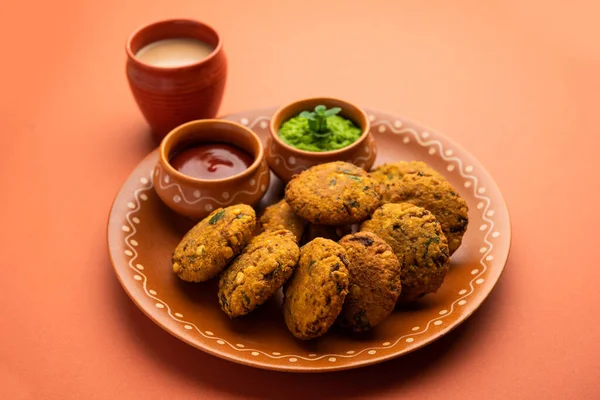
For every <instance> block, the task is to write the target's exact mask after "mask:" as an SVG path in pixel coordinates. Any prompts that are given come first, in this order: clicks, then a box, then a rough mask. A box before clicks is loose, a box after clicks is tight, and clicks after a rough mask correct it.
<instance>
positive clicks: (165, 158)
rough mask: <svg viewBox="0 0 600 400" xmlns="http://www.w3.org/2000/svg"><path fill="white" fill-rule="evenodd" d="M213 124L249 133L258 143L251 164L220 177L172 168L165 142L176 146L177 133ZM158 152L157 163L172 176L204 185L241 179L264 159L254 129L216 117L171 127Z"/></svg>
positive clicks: (252, 171)
mask: <svg viewBox="0 0 600 400" xmlns="http://www.w3.org/2000/svg"><path fill="white" fill-rule="evenodd" d="M214 124H216V125H225V126H228V127H230V128H232V129H233V130H237V131H243V132H245V133H248V134H249V135H250V137H251V138H252V140H253V141H254V142H255V143H257V144H258V153H257V154H256V155H255V156H254V161H253V162H252V164H250V166H249V167H248V168H246V169H245V170H243V171H242V172H239V173H237V174H235V175H232V176H229V177H227V178H220V179H201V178H195V177H193V176H190V175H186V174H184V173H182V172H179V171H178V170H176V169H175V168H173V166H172V165H171V163H170V162H169V155H168V154H167V151H166V147H167V144H172V146H171V148H173V147H174V146H176V145H177V144H178V142H177V138H178V136H179V135H181V132H183V131H186V130H188V129H192V128H194V127H197V128H199V129H206V128H207V127H208V126H209V125H214ZM214 143H223V142H218V141H215V142H214ZM229 144H231V143H229ZM231 145H232V146H236V147H240V148H241V146H238V145H236V144H231ZM242 150H244V151H248V149H247V148H243V149H242ZM158 154H159V159H158V163H159V164H161V165H162V167H163V168H164V169H165V170H166V171H167V172H168V174H169V175H171V176H172V177H173V178H177V179H180V180H182V181H184V182H186V183H190V184H193V185H206V184H217V183H225V182H233V181H237V180H241V179H244V178H249V177H250V175H252V174H254V173H255V172H256V171H257V170H258V168H259V167H260V164H261V163H262V161H263V159H264V148H263V145H262V142H261V140H260V138H259V137H258V136H257V135H256V133H254V131H252V129H249V128H247V127H245V126H243V125H241V124H238V123H237V122H233V121H229V120H224V119H218V118H211V119H197V120H193V121H189V122H186V123H184V124H181V125H179V126H177V127H175V128H173V129H172V130H171V131H170V132H169V133H167V134H166V135H165V137H164V138H163V139H162V140H161V142H160V145H159V148H158Z"/></svg>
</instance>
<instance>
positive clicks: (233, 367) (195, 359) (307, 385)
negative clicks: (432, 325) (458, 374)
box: [106, 268, 503, 399]
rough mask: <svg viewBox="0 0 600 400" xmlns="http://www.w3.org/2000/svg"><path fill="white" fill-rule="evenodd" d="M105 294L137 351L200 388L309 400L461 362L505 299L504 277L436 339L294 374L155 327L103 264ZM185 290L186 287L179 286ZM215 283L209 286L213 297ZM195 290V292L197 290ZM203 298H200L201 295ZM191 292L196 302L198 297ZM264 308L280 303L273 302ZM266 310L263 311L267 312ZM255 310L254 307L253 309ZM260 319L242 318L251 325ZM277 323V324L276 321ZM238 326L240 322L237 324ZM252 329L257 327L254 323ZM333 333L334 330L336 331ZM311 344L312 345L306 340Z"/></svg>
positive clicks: (382, 386)
mask: <svg viewBox="0 0 600 400" xmlns="http://www.w3.org/2000/svg"><path fill="white" fill-rule="evenodd" d="M106 270H107V271H110V272H107V275H108V274H110V276H109V277H107V280H106V281H107V286H109V287H108V288H107V292H112V293H113V296H112V297H113V300H114V301H115V303H117V304H115V307H114V308H113V309H114V310H116V311H118V312H119V313H120V314H121V315H120V316H121V320H122V321H123V325H124V328H126V329H128V330H129V331H130V333H131V335H132V336H133V337H134V340H131V343H132V344H133V345H135V346H139V351H140V352H145V353H149V355H150V357H151V358H153V359H154V360H155V361H156V363H158V364H161V365H164V368H165V369H168V370H171V371H173V372H174V373H175V374H177V375H178V376H180V377H184V378H185V379H187V380H189V381H190V382H191V383H192V384H196V385H198V389H199V390H201V388H203V387H206V386H213V387H214V388H215V389H216V390H220V391H223V392H226V393H230V394H233V395H237V396H243V397H244V398H256V399H280V398H284V397H285V398H286V399H307V398H312V397H314V394H315V393H319V398H320V399H334V398H336V399H337V398H356V397H371V396H376V395H378V394H382V393H385V392H386V391H389V390H392V389H393V390H398V389H400V388H402V387H404V386H409V385H414V384H416V382H419V381H421V382H422V380H423V378H424V377H425V376H426V375H427V374H432V373H434V371H436V370H440V369H443V368H447V367H448V365H451V364H452V363H453V362H459V361H460V359H461V357H462V354H463V353H464V351H466V349H465V347H468V346H470V345H471V344H472V343H473V342H476V341H477V339H478V337H480V336H481V335H484V334H485V327H486V326H489V325H490V324H492V323H493V322H492V320H493V318H494V314H495V312H496V311H497V308H498V307H499V304H500V302H501V299H502V298H503V296H502V292H503V284H502V280H500V282H499V283H498V286H497V287H496V289H495V290H494V292H493V293H492V294H491V295H490V298H489V299H488V300H487V301H486V302H485V303H484V304H483V305H482V306H481V307H480V309H479V310H478V311H477V312H476V313H475V314H474V315H473V316H472V317H470V318H469V319H468V320H467V321H465V322H464V323H463V324H461V325H460V326H459V327H457V328H456V329H455V330H453V331H452V332H450V333H448V334H447V335H445V336H444V337H442V338H440V339H439V340H437V341H435V342H433V343H431V344H429V345H428V346H425V347H423V348H422V349H419V350H417V351H415V352H412V353H410V354H407V355H404V356H402V357H398V358H396V359H393V360H390V361H386V362H383V363H380V364H376V365H373V366H368V367H363V368H358V369H353V370H347V371H339V372H331V373H320V374H297V373H284V372H274V371H266V370H261V369H256V368H251V367H247V366H243V365H239V364H235V363H232V362H229V361H225V360H222V359H219V358H217V357H213V356H211V355H209V354H205V353H203V352H201V351H199V350H196V349H194V348H193V347H191V346H189V345H187V344H185V343H183V342H181V341H180V340H178V339H176V338H175V337H173V336H171V335H170V334H169V333H167V332H165V331H164V330H162V329H161V328H160V327H158V326H157V325H155V324H154V323H153V322H152V321H151V320H150V319H149V318H147V317H146V316H145V315H144V314H143V313H142V312H141V311H140V310H138V309H137V307H136V306H135V305H134V304H133V302H132V301H131V300H130V299H129V298H128V297H127V295H126V294H125V292H124V291H123V289H122V288H121V286H120V284H119V282H118V281H117V279H116V278H115V277H114V275H113V274H112V271H111V268H107V269H106ZM183 287H184V290H186V289H185V285H184V286H183ZM214 290H216V286H215V287H213V288H212V290H211V294H210V296H211V299H212V296H213V295H214V293H212V292H213V291H214ZM195 293H198V292H195ZM200 297H202V296H200ZM200 297H197V295H194V298H195V300H197V301H201V300H202V299H201V298H200ZM267 307H278V305H277V304H276V303H275V302H271V303H270V304H269V305H267ZM265 311H267V310H265ZM257 312H258V310H257ZM261 320H262V318H256V319H248V320H247V321H245V322H244V321H238V322H241V326H243V325H244V323H247V324H253V323H255V322H254V321H261ZM279 323H280V322H279ZM237 328H238V329H241V327H240V325H237ZM254 328H256V327H254ZM334 334H335V333H334ZM307 346H308V347H310V344H307Z"/></svg>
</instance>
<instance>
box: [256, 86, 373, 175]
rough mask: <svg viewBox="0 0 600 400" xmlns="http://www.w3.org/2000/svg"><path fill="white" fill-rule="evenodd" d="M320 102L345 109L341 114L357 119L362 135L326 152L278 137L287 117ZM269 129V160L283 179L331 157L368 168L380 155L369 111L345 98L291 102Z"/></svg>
mask: <svg viewBox="0 0 600 400" xmlns="http://www.w3.org/2000/svg"><path fill="white" fill-rule="evenodd" d="M321 104H322V105H324V106H326V107H327V108H333V107H340V108H341V109H342V110H341V111H340V113H339V115H340V116H342V117H344V118H347V119H349V120H351V121H352V122H354V124H355V125H356V126H357V127H359V128H360V129H361V130H362V134H361V136H360V137H359V138H358V139H357V140H356V141H355V142H354V143H352V144H350V145H349V146H346V147H344V148H342V149H339V150H332V151H323V152H316V151H306V150H300V149H297V148H295V147H292V146H290V145H288V144H287V143H285V142H284V141H283V140H282V139H281V138H280V137H279V128H280V127H281V125H282V124H283V123H284V122H285V121H287V120H288V119H290V118H292V117H295V116H297V115H298V114H300V113H301V112H302V111H312V110H314V108H315V107H316V106H318V105H321ZM269 130H270V132H269V133H270V135H269V136H268V138H267V146H266V150H265V153H266V157H267V163H268V164H269V167H271V169H272V170H273V172H274V173H275V175H277V176H278V177H279V178H280V179H281V180H283V181H284V182H288V181H289V180H290V179H292V177H293V176H294V175H297V174H299V173H300V172H302V171H304V170H305V169H308V168H310V167H312V166H314V165H317V164H323V163H328V162H332V161H346V162H349V163H352V164H355V165H357V166H359V167H361V168H363V169H365V170H366V171H369V170H370V169H371V167H372V166H373V163H375V158H376V157H377V146H376V144H375V139H373V135H371V132H370V130H371V123H370V121H369V118H368V117H367V114H366V113H365V112H364V111H363V110H362V109H361V108H359V107H358V106H356V105H354V104H352V103H349V102H347V101H344V100H339V99H334V98H330V97H315V98H309V99H304V100H299V101H295V102H293V103H290V104H288V105H286V106H283V107H282V108H280V109H279V110H277V111H276V112H275V114H273V117H272V118H271V124H270V126H269Z"/></svg>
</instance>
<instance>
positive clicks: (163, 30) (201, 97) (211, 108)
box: [125, 19, 227, 141]
mask: <svg viewBox="0 0 600 400" xmlns="http://www.w3.org/2000/svg"><path fill="white" fill-rule="evenodd" d="M166 39H196V40H199V41H201V42H204V43H206V44H207V45H209V46H211V47H212V48H213V51H212V53H210V54H209V55H208V56H207V57H205V58H203V59H201V60H199V61H196V62H194V63H190V64H186V65H181V66H173V67H168V66H156V65H152V64H149V63H146V62H144V61H142V60H141V59H140V58H138V57H137V56H136V54H137V53H138V51H139V50H140V49H142V48H143V47H145V46H146V45H149V44H151V43H154V42H158V41H161V40H166ZM125 50H126V53H127V63H126V73H127V80H128V82H129V87H130V89H131V92H132V93H133V97H134V99H135V101H136V103H137V105H138V107H139V108H140V110H141V112H142V114H143V115H144V118H145V119H146V121H147V122H148V124H149V125H150V127H151V129H152V134H153V136H154V138H155V139H156V140H157V141H160V140H161V139H162V138H163V137H164V136H165V135H166V134H167V133H169V131H171V130H172V129H174V128H175V127H177V126H179V125H181V124H183V123H185V122H188V121H192V120H197V119H204V118H215V117H216V116H217V113H218V111H219V107H220V105H221V100H222V99H223V92H224V91H225V82H226V79H227V58H226V57H225V52H224V51H223V43H222V39H221V37H220V36H219V34H218V33H217V31H215V30H214V29H213V28H211V27H210V26H208V25H206V24H204V23H202V22H199V21H195V20H191V19H169V20H164V21H158V22H155V23H153V24H150V25H146V26H143V27H141V28H139V29H138V30H136V31H135V32H133V33H132V34H131V36H130V37H129V39H128V40H127V44H126V47H125Z"/></svg>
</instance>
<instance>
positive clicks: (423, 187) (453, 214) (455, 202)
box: [372, 161, 469, 255]
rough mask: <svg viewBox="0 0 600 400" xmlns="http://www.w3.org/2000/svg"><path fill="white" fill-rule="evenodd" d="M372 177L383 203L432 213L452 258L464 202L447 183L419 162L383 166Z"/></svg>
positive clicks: (462, 223) (466, 220)
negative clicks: (415, 207) (419, 208)
mask: <svg viewBox="0 0 600 400" xmlns="http://www.w3.org/2000/svg"><path fill="white" fill-rule="evenodd" d="M372 174H373V176H374V177H375V178H376V179H377V180H378V181H379V182H382V184H383V186H384V187H383V203H412V204H414V205H417V206H420V207H423V208H425V209H427V210H429V211H431V212H432V213H433V215H435V218H436V219H437V220H438V222H439V223H440V225H441V226H442V231H444V235H445V236H446V239H448V248H449V250H450V255H452V254H453V253H454V252H455V251H456V250H457V249H458V248H459V247H460V244H461V242H462V237H463V235H464V234H465V231H466V230H467V225H468V223H469V216H468V211H469V209H468V207H467V202H466V201H465V200H464V199H463V198H462V197H461V196H460V195H459V194H458V192H457V191H456V190H455V189H454V188H453V187H452V185H451V184H450V182H448V181H447V180H446V178H444V177H443V176H442V175H441V174H439V173H438V172H436V171H435V170H434V169H433V168H431V167H430V166H429V165H427V164H425V163H423V162H420V161H411V162H397V163H394V164H386V165H383V166H381V167H379V168H377V169H376V170H375V171H373V173H372Z"/></svg>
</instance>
